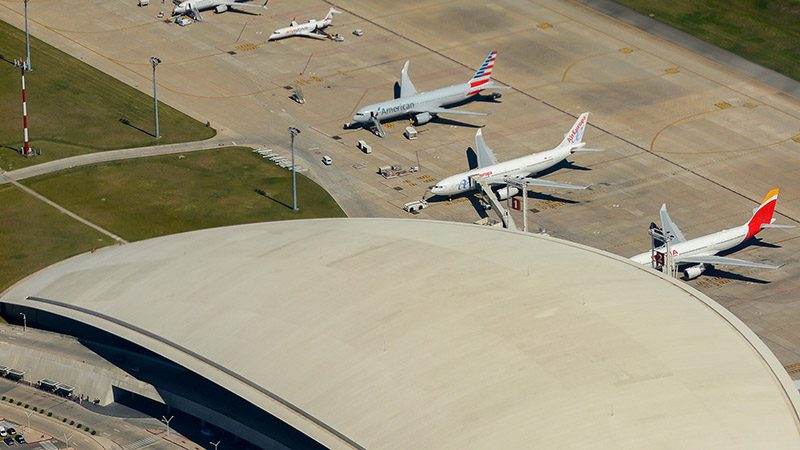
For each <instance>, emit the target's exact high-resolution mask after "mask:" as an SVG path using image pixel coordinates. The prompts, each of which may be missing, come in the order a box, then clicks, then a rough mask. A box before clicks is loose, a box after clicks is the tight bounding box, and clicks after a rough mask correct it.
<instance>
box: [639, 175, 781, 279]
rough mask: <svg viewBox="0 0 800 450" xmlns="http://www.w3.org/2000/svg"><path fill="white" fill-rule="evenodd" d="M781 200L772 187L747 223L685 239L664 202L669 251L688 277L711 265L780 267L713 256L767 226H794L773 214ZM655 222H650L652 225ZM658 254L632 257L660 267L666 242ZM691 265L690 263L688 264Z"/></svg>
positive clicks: (694, 275) (641, 262) (644, 263)
mask: <svg viewBox="0 0 800 450" xmlns="http://www.w3.org/2000/svg"><path fill="white" fill-rule="evenodd" d="M777 202H778V189H773V190H771V191H769V193H768V194H767V196H766V197H765V198H764V201H763V202H761V205H759V206H758V207H757V208H755V209H754V210H753V216H752V217H750V220H748V221H747V223H745V224H744V225H739V226H738V227H736V228H729V229H727V230H722V231H718V232H716V233H712V234H708V235H705V236H701V237H698V238H694V239H689V240H686V238H685V237H683V233H681V230H680V229H679V228H678V226H677V225H675V223H674V222H673V221H672V219H670V217H669V214H667V205H661V211H660V216H661V225H662V233H663V234H664V235H665V236H666V237H667V239H670V254H671V255H672V259H673V261H674V262H675V264H677V265H678V267H681V266H683V267H684V269H683V276H684V278H685V279H687V280H691V279H694V278H697V277H699V276H700V275H701V274H702V273H703V272H704V271H705V270H706V269H707V268H708V267H709V266H712V265H722V266H741V267H756V268H760V269H778V268H780V267H781V266H773V265H771V264H762V263H755V262H750V261H745V260H742V259H735V258H727V257H723V256H714V255H716V254H717V253H719V252H723V251H725V250H729V249H731V248H734V247H736V246H737V245H739V244H742V243H743V242H745V241H747V240H748V239H750V238H751V237H753V236H755V235H756V234H758V232H759V231H761V230H763V229H764V228H793V226H792V225H777V224H775V223H774V222H775V219H773V218H772V214H773V212H774V211H775V204H776V203H777ZM654 226H655V225H651V228H652V227H654ZM655 251H656V253H655V255H652V254H651V252H645V253H642V254H639V255H636V256H633V257H631V260H632V261H634V262H637V263H639V264H643V265H654V266H656V267H659V268H660V266H661V265H663V264H664V252H665V251H666V246H664V245H662V246H660V247H658V248H656V249H655ZM687 266H688V267H687Z"/></svg>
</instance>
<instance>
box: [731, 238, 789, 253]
mask: <svg viewBox="0 0 800 450" xmlns="http://www.w3.org/2000/svg"><path fill="white" fill-rule="evenodd" d="M750 246H754V247H763V248H783V247H781V246H780V245H777V244H771V243H769V242H764V240H763V239H761V238H751V239H748V240H746V241H744V242H742V243H741V244H739V245H737V246H736V247H733V248H729V249H728V250H725V251H723V252H720V253H719V256H728V255H730V254H732V253H736V252H738V251H740V250H744V249H745V248H747V247H750Z"/></svg>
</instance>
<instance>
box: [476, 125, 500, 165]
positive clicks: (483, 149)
mask: <svg viewBox="0 0 800 450" xmlns="http://www.w3.org/2000/svg"><path fill="white" fill-rule="evenodd" d="M475 153H476V154H477V156H478V168H481V169H482V168H484V167H486V166H491V165H494V164H497V157H496V156H494V152H493V151H492V149H490V148H489V146H487V145H486V142H484V141H483V133H481V129H480V128H478V132H477V133H475Z"/></svg>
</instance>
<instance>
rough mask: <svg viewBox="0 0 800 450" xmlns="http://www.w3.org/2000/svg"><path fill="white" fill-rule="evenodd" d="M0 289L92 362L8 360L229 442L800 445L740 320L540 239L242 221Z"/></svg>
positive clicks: (603, 258) (783, 380) (614, 259)
mask: <svg viewBox="0 0 800 450" xmlns="http://www.w3.org/2000/svg"><path fill="white" fill-rule="evenodd" d="M0 302H2V310H3V314H4V316H5V317H6V318H8V319H9V320H17V319H19V317H20V315H21V314H25V319H26V321H27V326H28V327H35V328H38V329H44V330H49V331H54V332H57V333H62V334H67V335H71V336H74V337H75V339H77V341H76V342H79V343H80V345H82V346H84V347H85V348H86V349H87V350H86V351H87V352H91V353H92V354H94V355H96V357H95V358H96V360H97V361H98V362H97V363H96V364H94V363H92V364H88V363H87V367H85V368H83V369H81V367H82V366H81V365H80V364H81V361H83V362H86V361H89V362H91V361H94V360H93V359H91V358H92V357H91V356H87V357H86V358H84V357H80V358H74V357H65V358H64V360H63V361H62V363H60V364H62V366H61V367H62V368H61V369H59V370H58V374H53V373H45V372H46V370H47V368H46V367H45V366H44V365H42V364H44V363H42V362H41V361H39V362H37V361H33V360H32V359H37V360H40V359H42V358H39V357H37V356H36V355H38V354H39V353H37V352H44V351H48V350H47V349H38V350H35V351H34V350H31V351H30V352H26V351H22V350H20V349H16V350H11V351H9V350H8V349H5V350H2V349H0V364H1V365H4V366H7V367H9V368H19V367H18V366H26V367H30V368H31V370H37V371H39V372H40V373H37V374H34V375H32V376H35V377H37V378H50V379H53V381H58V382H60V383H64V384H66V385H69V386H71V387H72V388H73V389H74V390H75V393H76V394H77V395H85V396H86V397H87V398H92V399H97V400H99V401H100V403H101V404H106V403H110V402H114V401H117V402H122V403H130V404H135V405H138V406H140V407H141V408H142V409H144V410H151V411H153V414H157V416H159V417H160V415H161V414H162V412H161V411H162V409H168V410H169V411H172V412H174V413H175V414H179V413H183V414H187V415H192V416H194V417H197V418H199V419H200V420H203V421H204V422H206V423H209V424H211V425H213V426H214V427H216V428H218V429H220V430H224V433H229V434H230V435H232V436H235V439H236V441H235V442H239V444H237V445H233V444H231V445H229V446H226V447H225V448H248V446H249V447H257V448H268V449H273V448H274V449H285V448H291V449H294V448H331V449H378V448H380V449H412V448H430V449H464V448H473V449H490V448H491V449H494V448H654V447H655V448H717V447H737V448H789V447H791V448H797V447H798V446H800V415H798V405H800V396H798V391H797V390H796V388H795V386H794V384H793V383H792V380H791V379H790V378H789V376H788V375H787V374H786V372H785V370H784V369H783V367H782V366H781V365H780V363H779V362H778V360H777V359H776V358H775V356H774V355H773V354H772V353H771V352H770V350H769V349H768V348H767V346H766V345H765V344H764V343H763V342H762V341H761V340H760V339H759V338H758V337H757V336H756V335H755V334H754V333H753V332H752V331H751V330H750V329H749V328H748V327H747V326H745V325H744V324H743V323H742V322H741V321H739V320H738V319H737V318H736V317H735V316H733V315H732V314H731V313H730V312H728V311H727V310H725V309H724V308H722V307H721V306H720V305H718V304H717V303H715V302H714V301H713V300H711V299H710V298H708V297H706V296H705V295H703V294H701V293H700V292H698V291H697V290H695V289H693V288H691V287H689V286H687V285H686V284H684V283H682V282H680V281H677V280H674V279H670V278H667V277H665V276H663V275H662V274H660V273H658V272H655V271H653V270H649V269H647V268H643V267H639V266H637V265H635V264H633V263H631V262H629V261H628V260H626V259H624V258H620V257H618V256H615V255H612V254H610V253H607V252H603V251H599V250H596V249H592V248H589V247H586V246H583V245H579V244H574V243H570V242H567V241H563V240H559V239H555V238H551V237H546V236H540V235H534V234H524V233H518V232H509V231H505V230H500V229H495V228H489V227H481V226H476V225H467V224H458V223H448V222H435V221H422V220H397V219H325V220H301V221H289V222H273V223H261V224H251V225H241V226H234V227H225V228H217V229H210V230H202V231H196V232H190V233H183V234H178V235H172V236H165V237H160V238H156V239H150V240H146V241H141V242H136V243H132V244H127V245H123V246H116V247H108V248H104V249H100V250H98V251H96V252H94V253H89V254H83V255H79V256H76V257H74V258H70V259H68V260H65V261H62V262H60V263H58V264H55V265H53V266H51V267H48V268H46V269H44V270H41V271H39V272H38V273H36V274H33V275H31V276H29V277H28V278H26V279H24V280H22V281H21V282H19V283H17V284H16V285H15V286H13V287H12V288H10V289H8V290H7V291H6V292H4V293H3V294H2V296H0ZM3 347H6V346H3ZM25 358H28V359H27V360H25ZM103 364H105V365H103ZM67 366H74V368H75V370H66V369H65V368H64V367H67ZM88 366H92V367H95V368H97V367H101V366H102V367H106V366H111V367H108V368H102V369H96V370H95V371H94V372H92V370H90V369H89V368H88ZM56 375H58V376H59V377H60V378H57V377H56ZM26 376H28V375H26ZM159 408H161V409H159ZM230 439H231V438H230V437H228V439H227V440H226V439H225V438H223V441H225V442H228V441H230ZM223 445H224V444H223Z"/></svg>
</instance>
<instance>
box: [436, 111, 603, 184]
mask: <svg viewBox="0 0 800 450" xmlns="http://www.w3.org/2000/svg"><path fill="white" fill-rule="evenodd" d="M588 123H589V113H588V112H585V113H583V114H581V115H580V116H578V120H576V121H575V124H574V125H572V128H570V130H569V131H568V132H567V133H566V134H565V135H564V139H563V140H562V141H561V143H560V144H558V146H557V147H556V148H554V149H552V150H546V151H543V152H537V153H532V154H530V155H527V156H522V157H520V158H515V159H510V160H508V161H503V162H497V157H495V156H494V152H493V151H492V149H490V148H489V147H488V146H487V145H486V143H485V142H484V141H483V134H482V133H481V130H478V132H477V133H476V134H475V153H476V155H477V157H478V167H477V168H475V169H472V170H469V171H467V172H462V173H459V174H456V175H452V176H449V177H447V178H445V179H443V180H441V181H439V182H438V183H436V185H434V186H431V187H430V191H431V193H432V194H434V195H442V196H453V195H457V194H462V193H464V192H468V191H474V190H476V189H478V183H477V182H476V181H475V179H476V177H482V178H483V179H484V180H486V182H487V183H488V184H489V185H491V186H493V189H495V186H505V187H501V188H499V189H496V191H495V192H496V194H497V198H498V199H500V200H505V199H506V198H508V197H509V196H515V195H517V194H519V193H520V192H521V191H520V189H519V188H516V187H513V186H507V184H508V183H509V182H510V181H514V182H519V183H525V184H527V185H529V186H540V187H549V188H559V189H586V188H588V187H589V186H578V185H574V184H566V183H558V182H555V181H549V180H542V179H539V178H533V175H535V174H537V173H539V172H542V171H544V170H547V169H549V168H551V167H553V166H555V165H556V164H558V163H560V162H561V161H564V160H565V159H567V158H568V157H569V156H570V155H572V154H573V153H576V152H597V151H600V149H594V148H586V147H585V146H586V143H584V142H583V133H584V131H585V130H586V125H587V124H588Z"/></svg>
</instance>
